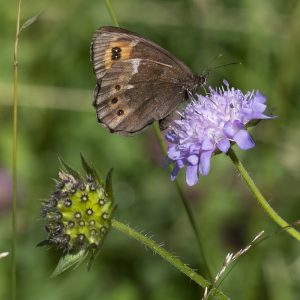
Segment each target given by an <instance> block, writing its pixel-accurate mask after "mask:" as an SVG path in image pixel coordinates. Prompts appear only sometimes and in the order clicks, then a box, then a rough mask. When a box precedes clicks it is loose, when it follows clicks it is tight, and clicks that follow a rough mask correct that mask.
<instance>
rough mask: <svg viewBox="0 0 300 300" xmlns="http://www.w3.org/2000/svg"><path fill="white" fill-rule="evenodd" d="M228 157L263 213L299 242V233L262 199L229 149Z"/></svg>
mask: <svg viewBox="0 0 300 300" xmlns="http://www.w3.org/2000/svg"><path fill="white" fill-rule="evenodd" d="M228 156H229V157H230V158H231V160H232V162H233V164H234V165H235V166H236V168H237V170H238V171H239V173H240V174H241V175H242V177H243V179H244V180H245V182H246V184H247V185H248V187H249V188H250V190H251V191H252V193H253V195H254V197H255V198H256V200H257V201H258V203H259V204H260V205H261V207H262V208H263V209H264V210H265V212H266V213H267V214H268V215H269V217H270V218H271V219H273V220H274V221H275V222H276V223H277V224H278V225H279V226H280V227H281V228H282V229H285V230H286V231H287V232H288V233H289V234H290V235H291V236H293V237H294V238H295V239H297V240H298V241H300V233H299V232H298V231H297V230H296V229H294V228H292V227H291V225H290V224H289V223H287V222H286V221H285V220H284V219H282V218H281V217H280V216H279V215H278V214H277V213H276V212H275V211H274V210H273V208H272V207H271V206H270V204H269V203H268V201H267V200H266V199H265V198H264V196H263V195H262V194H261V192H260V191H259V189H258V188H257V186H256V185H255V183H254V182H253V180H252V178H251V177H250V176H249V174H248V173H247V171H246V170H245V168H244V166H243V165H242V163H241V161H240V160H239V159H238V157H237V156H236V154H235V152H234V151H233V150H232V149H230V150H229V151H228Z"/></svg>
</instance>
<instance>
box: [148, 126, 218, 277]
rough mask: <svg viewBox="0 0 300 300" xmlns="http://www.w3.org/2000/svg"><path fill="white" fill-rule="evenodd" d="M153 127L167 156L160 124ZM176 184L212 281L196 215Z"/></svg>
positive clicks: (176, 183)
mask: <svg viewBox="0 0 300 300" xmlns="http://www.w3.org/2000/svg"><path fill="white" fill-rule="evenodd" d="M153 127H154V131H155V135H156V138H157V140H158V142H159V145H160V148H161V151H162V153H163V155H164V156H166V155H167V148H166V145H165V143H164V141H163V139H162V136H161V132H160V129H159V126H158V124H154V125H153ZM169 169H170V171H172V169H171V166H169ZM174 182H175V186H176V189H177V192H178V194H179V196H180V199H181V201H182V203H183V206H184V208H185V210H186V213H187V215H188V219H189V222H190V223H191V226H192V228H193V231H194V235H195V236H196V240H197V243H198V247H199V249H200V255H201V258H202V261H203V264H204V268H205V271H206V273H207V275H208V276H209V278H210V279H211V280H212V279H213V277H212V274H211V272H210V268H209V266H208V262H207V259H206V256H205V253H204V248H203V245H202V242H201V237H200V234H199V231H198V228H197V225H196V221H195V218H194V215H193V213H192V210H191V207H190V205H189V203H188V200H187V199H186V197H185V195H184V192H183V190H182V187H181V185H180V183H179V181H178V180H177V178H175V180H174Z"/></svg>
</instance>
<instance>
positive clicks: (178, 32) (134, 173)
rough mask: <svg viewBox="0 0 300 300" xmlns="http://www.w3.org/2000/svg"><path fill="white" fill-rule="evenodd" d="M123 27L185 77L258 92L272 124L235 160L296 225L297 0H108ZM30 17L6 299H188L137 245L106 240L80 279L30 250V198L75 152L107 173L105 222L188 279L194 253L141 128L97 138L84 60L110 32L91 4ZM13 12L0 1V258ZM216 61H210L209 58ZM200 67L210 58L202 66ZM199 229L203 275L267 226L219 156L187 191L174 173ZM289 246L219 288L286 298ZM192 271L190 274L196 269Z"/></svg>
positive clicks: (102, 11)
mask: <svg viewBox="0 0 300 300" xmlns="http://www.w3.org/2000/svg"><path fill="white" fill-rule="evenodd" d="M112 5H113V7H114V10H115V13H116V16H117V18H118V21H119V23H120V25H121V26H122V27H125V28H127V29H130V30H133V31H135V32H138V33H140V34H143V35H145V36H146V37H148V38H150V39H152V40H153V41H155V42H157V43H158V44H160V45H161V46H163V47H164V48H166V49H168V50H170V51H171V52H173V53H174V54H175V55H176V56H177V57H178V58H180V59H181V60H183V61H184V62H186V64H187V65H188V66H190V67H191V69H192V70H193V71H195V72H201V71H202V70H204V69H205V67H207V66H208V64H210V67H213V66H217V65H221V64H224V63H229V62H233V61H238V62H241V63H242V64H241V65H234V66H230V67H226V68H221V69H218V70H215V71H213V72H212V73H211V75H210V77H209V80H208V84H209V85H212V86H217V85H220V84H221V82H222V80H223V79H224V78H226V79H227V80H228V81H229V82H230V83H231V84H232V85H233V86H235V87H238V88H240V89H242V90H244V91H247V90H252V89H259V90H260V91H262V92H263V93H264V94H265V95H267V97H268V105H269V107H270V108H271V109H272V112H273V113H274V114H276V115H278V118H277V119H276V120H273V121H266V122H261V123H260V124H259V125H258V126H257V127H256V128H255V129H254V130H253V131H252V134H253V136H254V138H255V140H256V143H257V147H256V148H255V149H252V150H250V151H247V152H242V151H238V154H239V156H240V157H241V159H242V161H243V162H244V164H245V166H246V168H247V169H248V170H249V172H250V173H251V175H252V176H253V178H254V180H255V182H256V183H257V184H258V186H259V187H260V189H261V191H263V193H264V195H265V196H266V198H267V199H269V201H270V203H271V205H272V206H273V207H274V208H275V209H276V211H278V212H279V214H280V215H282V216H283V217H284V218H285V219H286V220H287V221H288V222H293V221H295V220H297V219H299V217H300V201H299V198H300V189H299V179H300V156H299V149H300V127H299V124H300V110H299V106H300V97H299V94H300V85H299V75H300V73H299V72H300V71H299V70H300V59H299V49H300V2H299V1H297V0H290V1H284V0H265V1H259V0H243V1H238V0H226V1H221V0H210V1H204V0H203V1H200V0H189V1H179V0H178V1H176V0H173V1H171V0H161V1H159V0H155V1H138V0H128V1H123V0H114V1H112ZM41 11H43V12H44V13H43V14H42V15H41V17H40V18H39V20H38V21H37V22H36V23H34V24H33V25H32V26H31V27H29V28H27V29H26V30H24V32H22V34H21V36H20V44H19V72H20V80H19V81H20V84H19V91H20V102H19V103H20V107H19V135H18V138H19V139H18V182H19V191H18V215H17V222H18V223H17V230H18V248H17V261H18V299H22V300H27V299H30V300H32V299H43V300H48V299H49V300H52V299H54V300H60V299H72V300H77V299H78V300H79V299H86V300H92V299H105V300H135V299H149V300H150V299H151V300H162V299H164V300H165V299H166V300H168V299H172V300H177V299H178V300H179V299H200V298H201V293H202V291H201V290H200V289H198V287H197V286H196V285H195V284H194V283H193V282H191V281H190V280H189V279H187V278H186V277H184V276H183V275H182V274H180V273H179V272H178V271H177V270H175V269H173V267H171V266H170V265H168V264H167V263H165V262H164V261H163V260H161V259H160V258H159V257H157V256H154V255H153V253H152V252H151V251H147V250H146V249H145V248H144V247H143V246H141V245H140V244H138V243H137V242H135V241H133V240H130V239H128V238H127V237H126V236H123V235H122V234H120V233H119V232H116V231H114V230H111V232H110V234H109V235H108V237H107V240H106V241H105V243H104V246H103V250H102V252H101V254H100V255H99V257H98V258H97V260H96V263H95V265H94V267H93V269H92V270H91V271H90V272H87V271H86V268H85V266H84V265H83V266H81V267H79V268H78V269H76V270H74V271H68V272H66V273H65V274H62V275H61V276H59V277H57V278H55V279H51V280H49V276H50V275H51V273H52V271H53V269H54V267H55V264H56V262H57V260H58V258H59V254H58V253H57V252H55V251H53V250H47V249H41V248H36V247H35V245H36V244H37V243H38V242H39V241H41V240H43V239H44V238H45V233H44V231H43V228H42V226H41V222H40V216H39V207H40V200H42V199H46V198H47V197H48V196H49V195H50V193H51V191H52V189H53V187H54V182H53V180H52V179H53V178H55V177H56V176H57V172H58V169H59V164H58V160H57V157H58V155H59V154H60V155H61V156H63V157H64V159H65V160H66V161H67V162H68V163H69V164H71V165H72V166H74V167H76V168H80V158H79V153H80V152H82V153H84V154H85V156H86V157H87V159H88V160H89V161H92V162H93V164H94V165H95V166H96V167H97V168H98V169H99V170H100V173H101V174H102V175H103V176H104V175H105V173H106V172H107V170H108V169H109V168H110V167H113V168H114V169H115V172H114V190H115V196H116V202H117V204H118V208H117V210H116V217H117V218H118V219H119V220H121V221H123V222H125V223H128V224H130V225H131V226H133V227H134V228H137V229H139V230H143V231H145V232H148V233H151V234H153V236H154V239H155V240H157V241H159V242H162V241H163V242H164V243H165V245H166V248H168V249H169V250H171V251H172V252H173V253H175V254H176V255H178V256H179V257H180V258H181V259H182V260H183V261H185V262H186V263H188V264H189V265H191V266H192V267H194V268H197V267H198V266H199V254H198V253H199V251H198V247H197V243H196V241H195V238H194V235H193V232H192V230H191V226H190V224H189V222H188V219H187V216H186V213H185V211H184V208H183V205H182V203H181V201H180V198H179V196H178V194H177V193H176V189H175V187H174V184H173V183H172V182H170V180H169V173H168V171H167V170H166V169H164V168H163V161H164V159H163V156H162V155H161V153H160V148H159V146H158V143H157V140H156V138H155V135H154V132H153V129H151V128H150V129H148V130H147V131H146V132H144V133H143V134H142V135H139V136H136V137H132V138H127V137H122V136H118V135H111V134H109V133H108V132H106V130H104V129H103V128H101V127H99V126H98V124H97V120H96V115H95V112H94V109H93V107H92V106H91V102H92V95H93V88H94V85H95V78H94V75H93V72H92V68H91V65H90V62H89V46H90V42H91V37H92V34H93V32H94V31H95V30H96V28H97V27H99V26H102V25H111V24H112V22H111V20H110V17H109V14H108V12H107V10H106V8H105V5H104V1H79V0H73V1H58V0H54V1H46V0H41V1H33V0H27V1H24V3H23V5H22V21H23V22H24V21H25V20H26V19H29V18H30V17H32V16H33V15H35V14H37V13H39V12H41ZM15 22H16V4H15V3H14V2H10V1H1V2H0V32H1V34H0V43H1V55H0V252H1V251H5V250H9V249H10V241H11V225H10V224H11V209H10V202H11V157H12V154H11V153H12V106H11V104H12V56H13V44H14V35H15ZM219 54H222V55H223V56H222V58H218V59H215V58H216V57H217V56H218V55H219ZM211 61H213V62H212V63H211ZM179 179H180V181H181V182H182V184H183V186H184V191H185V193H186V195H187V197H188V198H189V201H190V205H191V206H192V209H193V213H194V215H195V218H196V220H197V224H198V226H199V230H200V232H201V236H202V241H203V244H204V247H205V251H206V253H207V257H208V261H209V264H210V267H211V269H212V270H213V273H214V274H216V273H217V272H218V271H219V269H220V267H221V265H222V262H223V260H224V257H225V256H226V254H227V253H228V252H232V251H237V250H239V249H240V248H241V247H244V246H245V245H247V244H248V243H249V242H250V241H251V240H252V238H253V237H254V236H255V235H256V234H257V233H258V232H259V231H261V230H265V231H266V234H271V235H272V234H273V233H274V232H276V231H277V230H278V227H277V226H276V225H275V224H274V223H273V222H272V221H271V220H270V219H269V218H268V217H267V216H266V214H265V213H264V212H263V211H262V209H261V208H260V207H259V206H258V204H257V203H256V201H255V200H254V199H253V197H252V195H251V193H250V192H249V191H248V189H247V188H246V187H245V184H244V183H243V182H242V180H241V179H240V178H239V176H238V174H237V173H236V171H235V170H234V168H233V165H232V163H231V162H230V160H229V159H228V158H227V157H226V156H224V155H218V156H217V157H215V158H214V159H213V161H212V168H211V172H210V174H209V176H207V177H205V178H201V180H200V182H199V184H197V185H196V186H195V187H193V188H190V187H187V186H186V184H185V178H184V174H183V173H182V174H181V175H180V176H179ZM299 250H300V247H299V243H297V241H296V240H294V239H293V238H291V237H290V236H288V235H287V234H285V233H280V234H275V235H272V237H271V238H269V239H267V240H266V241H264V242H263V243H261V244H260V245H259V246H258V247H256V248H255V249H254V250H252V251H250V252H249V253H248V254H247V255H246V256H245V257H243V258H242V259H241V260H240V261H239V262H238V264H237V265H236V267H235V268H234V269H233V271H232V272H231V273H230V274H229V276H228V277H227V278H226V280H225V281H224V282H223V283H222V286H221V288H222V290H223V291H224V292H225V293H226V294H227V295H229V296H230V297H231V298H232V299H244V300H253V299H264V300H268V299H272V300H283V299H284V300H294V299H299V295H300V256H299ZM199 272H200V273H203V270H201V269H200V270H199ZM9 274H10V259H9V258H5V259H2V260H1V261H0V299H7V297H8V296H9V281H10V277H9Z"/></svg>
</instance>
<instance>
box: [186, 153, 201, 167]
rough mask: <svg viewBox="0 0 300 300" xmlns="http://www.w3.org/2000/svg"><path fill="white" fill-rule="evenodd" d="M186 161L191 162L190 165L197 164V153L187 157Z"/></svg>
mask: <svg viewBox="0 0 300 300" xmlns="http://www.w3.org/2000/svg"><path fill="white" fill-rule="evenodd" d="M187 161H188V162H189V163H190V164H191V165H196V164H198V161H199V158H198V156H197V155H195V154H194V155H190V156H189V157H188V158H187Z"/></svg>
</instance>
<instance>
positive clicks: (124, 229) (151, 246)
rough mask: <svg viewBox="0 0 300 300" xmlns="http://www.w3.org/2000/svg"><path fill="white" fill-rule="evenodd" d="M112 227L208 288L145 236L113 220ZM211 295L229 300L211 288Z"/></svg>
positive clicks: (206, 284)
mask: <svg viewBox="0 0 300 300" xmlns="http://www.w3.org/2000/svg"><path fill="white" fill-rule="evenodd" d="M111 224H112V227H113V228H115V229H117V230H119V231H121V232H122V233H125V234H126V235H128V236H129V237H131V238H133V239H135V240H137V241H139V242H140V243H142V244H144V245H145V246H147V247H148V248H149V249H151V250H152V251H153V252H155V253H157V254H158V255H160V256H161V257H162V258H163V259H164V260H166V261H168V262H169V263H170V264H171V265H172V266H174V267H175V268H176V269H178V270H179V271H180V272H182V273H183V274H185V275H186V276H188V277H189V278H190V279H191V280H193V281H194V282H195V283H197V284H198V285H199V286H201V287H202V288H210V287H211V285H210V283H209V282H208V281H207V280H206V279H204V278H203V277H202V276H201V275H199V274H198V273H197V272H195V271H194V270H193V269H191V268H190V267H188V266H187V265H186V264H184V263H183V262H182V261H181V260H180V259H178V258H177V257H174V256H173V255H172V254H171V253H170V252H168V251H167V250H166V249H164V248H163V247H162V246H161V245H159V244H158V243H156V242H155V241H153V240H152V239H151V238H149V237H146V236H145V235H143V234H141V233H139V232H137V231H135V230H134V229H132V228H131V227H129V226H127V225H125V224H123V223H121V222H119V221H117V220H115V219H113V220H112V221H111ZM211 294H212V295H214V296H216V297H217V298H218V299H229V298H228V297H227V296H225V295H224V294H223V293H222V292H221V291H219V290H218V289H216V288H213V289H212V291H211Z"/></svg>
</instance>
